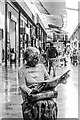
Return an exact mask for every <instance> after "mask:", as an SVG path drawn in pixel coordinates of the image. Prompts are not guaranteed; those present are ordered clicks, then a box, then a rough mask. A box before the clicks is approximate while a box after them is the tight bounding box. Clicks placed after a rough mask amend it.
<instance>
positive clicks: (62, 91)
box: [0, 63, 78, 118]
mask: <svg viewBox="0 0 80 120" xmlns="http://www.w3.org/2000/svg"><path fill="white" fill-rule="evenodd" d="M67 69H71V72H70V77H69V79H68V82H67V84H65V85H59V86H58V87H57V90H58V98H57V103H58V109H59V111H58V118H78V66H73V65H72V64H71V63H68V65H67V66H66V67H59V68H57V70H56V75H59V74H61V73H63V72H64V71H65V70H67ZM0 71H2V73H0V78H2V81H0V118H1V117H3V118H22V111H21V102H22V98H21V95H20V91H19V88H18V76H17V72H18V69H16V68H15V65H14V64H13V65H12V66H9V67H7V69H6V68H5V67H4V66H2V67H1V66H0ZM2 86H3V87H2ZM1 111H2V112H1Z"/></svg>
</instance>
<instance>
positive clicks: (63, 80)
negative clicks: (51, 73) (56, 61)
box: [61, 74, 70, 84]
mask: <svg viewBox="0 0 80 120" xmlns="http://www.w3.org/2000/svg"><path fill="white" fill-rule="evenodd" d="M69 76H70V75H69V74H66V75H65V76H62V77H61V83H62V84H66V83H67V79H68V78H69Z"/></svg>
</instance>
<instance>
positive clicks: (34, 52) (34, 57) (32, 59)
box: [24, 47, 40, 67]
mask: <svg viewBox="0 0 80 120" xmlns="http://www.w3.org/2000/svg"><path fill="white" fill-rule="evenodd" d="M39 55H40V52H39V50H38V49H37V48H35V47H27V48H26V50H25V51H24V59H25V60H26V61H27V65H29V66H31V67H34V66H35V65H36V64H38V61H39Z"/></svg>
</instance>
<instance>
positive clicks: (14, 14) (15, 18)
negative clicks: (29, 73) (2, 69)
mask: <svg viewBox="0 0 80 120" xmlns="http://www.w3.org/2000/svg"><path fill="white" fill-rule="evenodd" d="M26 7H27V6H26ZM28 11H29V10H28ZM35 29H36V25H35V23H34V22H33V21H32V20H31V18H30V17H29V16H28V15H27V11H26V12H25V11H24V10H23V9H22V7H21V6H20V5H19V4H18V3H17V2H6V3H5V43H3V46H4V51H5V64H6V65H7V63H12V62H14V63H16V62H17V61H18V62H20V61H22V63H23V62H24V60H23V53H24V51H25V49H26V48H27V47H28V46H35V39H36V38H35Z"/></svg>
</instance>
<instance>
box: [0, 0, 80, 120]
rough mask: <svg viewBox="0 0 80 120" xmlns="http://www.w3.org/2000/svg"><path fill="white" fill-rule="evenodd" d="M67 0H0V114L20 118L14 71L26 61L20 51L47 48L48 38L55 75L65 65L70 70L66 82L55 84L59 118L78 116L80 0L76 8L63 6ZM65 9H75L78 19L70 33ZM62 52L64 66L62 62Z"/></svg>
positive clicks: (2, 116)
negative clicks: (56, 59)
mask: <svg viewBox="0 0 80 120" xmlns="http://www.w3.org/2000/svg"><path fill="white" fill-rule="evenodd" d="M66 1H67V0H60V1H59V0H57V1H55V0H50V1H49V0H0V51H1V52H0V71H1V73H0V78H1V79H2V81H0V83H1V84H0V88H1V93H0V98H1V100H0V106H1V107H0V111H1V112H0V118H22V113H21V105H20V104H21V102H22V99H21V96H20V91H19V88H18V87H19V86H18V76H17V74H16V73H18V67H19V66H20V65H22V64H23V63H24V62H25V61H24V58H23V55H24V51H25V50H26V48H27V47H29V46H32V47H36V48H38V49H40V50H41V51H42V52H46V50H47V48H48V47H49V46H50V42H53V43H54V45H55V47H56V49H57V51H58V53H59V58H60V60H59V62H58V65H57V68H56V76H57V75H59V74H62V73H63V71H65V70H67V69H70V70H71V72H70V78H69V80H68V82H67V85H64V86H62V85H61V86H59V87H58V88H57V90H58V91H59V96H58V99H57V103H58V106H59V114H58V118H78V116H80V115H79V113H78V99H79V98H78V97H79V96H80V95H79V92H78V91H79V89H78V88H79V85H80V84H79V82H78V81H79V78H80V77H79V69H80V68H79V65H80V34H79V33H80V2H77V4H78V8H77V9H73V8H67V7H66ZM68 10H70V11H76V14H78V18H76V19H78V22H77V24H76V26H75V28H74V30H73V32H72V33H71V34H70V35H69V31H66V27H67V24H68V12H67V11H68ZM72 21H74V20H72ZM71 27H72V26H71ZM65 49H66V51H65ZM71 52H72V54H74V53H75V54H76V56H77V60H76V61H77V64H75V63H74V60H73V62H72V63H71V59H70V54H71ZM64 53H65V54H66V61H67V62H66V64H67V66H65V65H64V60H63V58H64ZM47 70H48V66H47ZM51 76H52V72H51ZM2 85H3V88H2ZM1 96H2V97H1ZM76 120H77V119H76Z"/></svg>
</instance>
